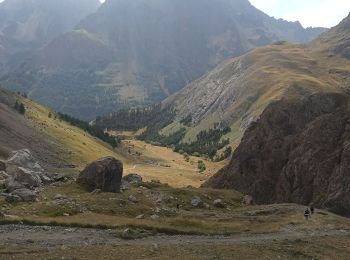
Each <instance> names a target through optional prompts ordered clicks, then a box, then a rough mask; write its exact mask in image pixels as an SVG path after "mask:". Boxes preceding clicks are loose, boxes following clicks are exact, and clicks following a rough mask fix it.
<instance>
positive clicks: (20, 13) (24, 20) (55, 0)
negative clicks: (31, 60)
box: [0, 0, 100, 73]
mask: <svg viewBox="0 0 350 260" xmlns="http://www.w3.org/2000/svg"><path fill="white" fill-rule="evenodd" d="M99 6H100V2H99V1H98V0H50V1H48V0H6V1H4V2H2V3H0V57H1V62H2V64H3V68H2V69H1V67H0V73H5V71H7V70H9V69H11V68H12V67H13V66H14V63H15V64H16V62H18V61H17V60H22V59H23V58H25V57H26V56H24V55H23V52H28V51H33V50H36V49H38V48H41V47H43V46H44V45H45V44H47V43H49V42H50V41H51V40H53V39H54V38H55V37H57V36H59V35H60V34H62V33H65V32H68V31H70V30H72V29H73V28H74V26H75V25H76V24H78V23H79V21H80V20H82V19H83V18H85V17H86V16H87V15H89V14H91V13H93V12H95V11H96V10H97V9H98V7H99ZM5 54H6V58H5V56H4V55H5ZM7 63H10V64H7ZM5 65H6V66H5ZM8 67H9V68H8ZM5 69H6V70H5Z"/></svg>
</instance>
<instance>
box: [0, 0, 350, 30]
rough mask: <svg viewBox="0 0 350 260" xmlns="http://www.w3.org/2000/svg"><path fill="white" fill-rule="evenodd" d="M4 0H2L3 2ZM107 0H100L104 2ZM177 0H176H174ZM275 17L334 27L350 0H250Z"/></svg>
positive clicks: (346, 9)
mask: <svg viewBox="0 0 350 260" xmlns="http://www.w3.org/2000/svg"><path fill="white" fill-rule="evenodd" d="M2 1H3V0H0V2H2ZM104 1H105V0H100V2H101V3H103V2H104ZM174 1H176V0H174ZM249 1H250V2H251V3H252V4H253V5H254V6H255V7H256V8H258V9H260V10H261V11H263V12H265V13H267V14H268V15H270V16H274V17H275V18H283V19H284V20H287V21H293V22H294V21H299V22H301V24H302V25H303V26H304V27H309V26H312V27H328V28H329V27H333V26H335V25H337V24H338V23H339V22H340V21H341V20H342V19H343V18H345V17H346V16H348V14H349V12H350V0H249Z"/></svg>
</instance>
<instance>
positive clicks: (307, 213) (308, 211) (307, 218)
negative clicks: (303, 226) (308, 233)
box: [304, 208, 310, 220]
mask: <svg viewBox="0 0 350 260" xmlns="http://www.w3.org/2000/svg"><path fill="white" fill-rule="evenodd" d="M304 217H305V219H306V220H309V217H310V210H309V208H306V210H305V211H304Z"/></svg>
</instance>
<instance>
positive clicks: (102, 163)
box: [77, 157, 123, 192]
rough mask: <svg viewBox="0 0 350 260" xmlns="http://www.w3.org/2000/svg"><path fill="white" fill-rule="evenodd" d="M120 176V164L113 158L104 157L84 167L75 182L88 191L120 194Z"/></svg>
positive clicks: (121, 169)
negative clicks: (96, 190) (98, 190)
mask: <svg viewBox="0 0 350 260" xmlns="http://www.w3.org/2000/svg"><path fill="white" fill-rule="evenodd" d="M122 176H123V164H122V162H121V161H119V160H117V159H115V158H113V157H105V158H102V159H99V160H96V161H94V162H92V163H91V164H89V165H88V166H86V168H85V169H84V170H83V171H82V172H81V173H80V174H79V177H78V179H77V182H78V183H79V184H81V185H83V186H84V187H86V188H87V189H88V190H90V191H93V190H95V189H100V190H102V191H103V192H120V186H121V181H122Z"/></svg>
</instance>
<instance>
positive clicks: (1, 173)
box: [0, 171, 10, 180]
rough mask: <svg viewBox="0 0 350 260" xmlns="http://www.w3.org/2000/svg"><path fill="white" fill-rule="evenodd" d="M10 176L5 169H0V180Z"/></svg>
mask: <svg viewBox="0 0 350 260" xmlns="http://www.w3.org/2000/svg"><path fill="white" fill-rule="evenodd" d="M8 177H10V176H9V175H8V174H7V173H6V172H5V171H0V180H6V179H7V178H8Z"/></svg>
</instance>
